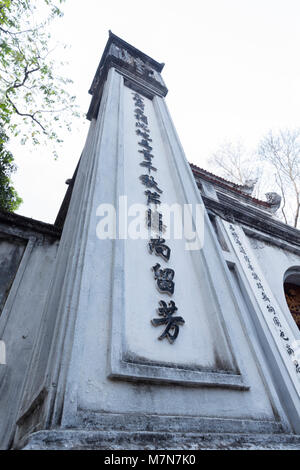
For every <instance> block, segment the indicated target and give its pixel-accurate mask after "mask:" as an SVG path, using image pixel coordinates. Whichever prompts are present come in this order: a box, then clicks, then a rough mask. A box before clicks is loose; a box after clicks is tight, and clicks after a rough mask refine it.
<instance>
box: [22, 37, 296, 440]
mask: <svg viewBox="0 0 300 470" xmlns="http://www.w3.org/2000/svg"><path fill="white" fill-rule="evenodd" d="M162 68H163V64H159V63H158V62H156V61H154V60H153V59H151V58H150V57H148V56H146V55H145V54H143V53H142V52H140V51H138V50H137V49H136V48H134V47H133V46H130V45H129V44H127V43H126V42H124V41H123V40H121V39H120V38H118V37H117V36H115V35H113V34H110V37H109V40H108V43H107V45H106V48H105V51H104V54H103V57H102V59H101V62H100V65H99V67H98V70H97V73H96V76H95V79H94V81H93V84H92V87H91V90H90V91H91V93H92V95H93V98H92V103H91V106H90V109H89V112H88V117H89V119H90V120H91V126H90V131H89V134H88V137H87V141H86V145H85V147H84V150H83V153H82V156H81V161H80V164H79V167H78V172H77V176H76V181H75V185H74V189H73V194H72V198H71V203H70V207H69V210H68V214H67V218H66V221H65V225H64V229H63V234H62V239H61V243H60V247H59V253H58V257H57V262H56V267H55V275H54V277H53V280H52V284H51V288H50V290H49V295H48V300H47V304H46V308H45V311H44V314H43V320H42V322H41V325H40V329H39V334H38V337H37V340H36V344H35V348H34V353H33V356H32V359H31V363H30V366H29V369H28V373H27V380H26V383H25V384H24V390H23V398H22V404H21V407H20V412H19V418H18V426H17V432H16V436H15V447H24V446H26V448H50V449H51V448H98V449H101V448H104V449H105V448H107V447H108V446H109V448H110V449H112V448H115V449H117V448H124V447H127V448H132V449H133V448H145V446H149V448H184V446H185V445H194V446H195V447H194V448H197V445H198V446H200V447H201V444H200V440H201V439H203V433H207V432H212V433H216V434H215V436H216V437H215V439H216V441H217V439H218V438H217V433H225V434H226V433H231V439H232V441H234V439H235V437H232V436H233V435H234V433H235V434H236V439H240V433H251V436H252V437H251V439H252V440H255V435H256V434H258V433H265V434H272V433H275V434H278V433H286V432H292V430H293V429H292V427H291V424H290V422H289V419H288V418H287V416H286V414H285V411H284V410H283V408H282V406H281V404H280V401H279V399H278V396H277V393H276V389H275V387H274V385H273V382H272V377H271V375H270V372H269V369H268V367H267V364H266V360H265V358H264V357H263V355H262V353H261V350H260V349H259V347H258V346H257V347H256V346H255V347H254V345H253V340H252V337H251V334H255V333H253V332H249V331H247V329H246V328H245V324H244V322H243V319H242V316H241V314H240V311H239V307H238V304H237V302H236V300H235V295H234V291H233V287H232V284H231V281H230V278H229V275H228V268H227V266H226V265H225V261H224V259H223V257H222V254H221V251H220V248H219V246H218V242H217V240H216V237H215V235H214V233H213V229H212V227H211V225H210V222H209V219H208V216H207V214H206V212H205V210H204V208H203V204H202V200H201V196H200V193H199V190H198V188H197V185H196V183H195V180H194V177H193V175H192V172H191V169H190V167H189V164H188V162H187V159H186V157H185V155H184V152H183V149H182V147H181V145H180V142H179V139H178V136H177V134H176V130H175V128H174V125H173V123H172V120H171V118H170V115H169V113H168V110H167V106H166V103H165V99H164V96H165V95H166V94H167V89H166V87H165V84H164V82H163V80H162V78H161V75H160V72H161V70H162ZM187 124H188V123H187ZM104 204H106V206H105V207H104V206H103V205H104ZM109 205H110V206H109ZM134 205H139V206H134ZM141 205H145V209H143V210H144V212H142V211H141V212H140V218H139V220H137V219H136V218H135V219H134V217H135V216H138V212H136V211H137V210H138V209H140V208H141ZM172 205H173V207H172V209H173V211H175V212H176V211H179V212H180V211H182V213H181V214H182V217H183V216H184V215H186V220H187V221H188V223H190V225H191V228H192V229H193V231H194V232H195V229H196V227H197V228H198V232H197V235H196V237H195V238H194V240H191V239H190V233H187V232H184V233H183V236H181V235H180V234H178V233H177V234H176V233H175V234H174V233H171V236H170V238H168V231H169V230H170V229H171V228H172V227H173V226H174V224H173V223H172V217H171V218H170V220H169V219H168V207H169V206H172ZM111 207H112V208H113V209H111ZM105 210H107V211H110V213H111V214H114V210H115V214H116V219H115V225H112V226H109V225H108V226H107V227H106V228H107V230H108V235H110V238H104V235H103V230H102V229H103V227H104V226H105V223H104V221H106V222H107V223H108V222H109V221H108V218H107V213H105ZM149 210H151V212H149ZM127 211H128V214H129V217H128V218H127V217H126V213H127ZM177 213H178V212H177ZM141 214H142V215H141ZM159 214H162V215H161V216H160V215H159ZM188 215H191V217H189V218H188V217H187V216H188ZM202 216H203V217H202ZM105 217H106V219H105ZM177 220H178V219H177ZM180 220H181V219H180ZM126 224H127V227H126ZM150 225H151V226H150ZM137 226H138V229H139V230H140V232H141V233H142V234H143V236H144V238H138V237H137V230H135V228H136V227H137ZM104 228H105V227H104ZM173 228H174V227H173ZM175 228H176V229H178V228H180V224H178V223H177V225H176V226H175ZM183 228H187V227H186V226H184V227H183ZM126 234H129V235H130V237H127V236H126ZM114 235H116V236H114ZM162 239H163V240H164V241H162ZM176 309H177V310H176ZM169 327H170V328H169ZM168 328H169V329H168ZM255 344H256V343H255ZM184 434H186V436H185V437H184ZM197 436H198V437H197ZM200 436H202V437H201V438H200ZM219 438H220V436H219ZM206 445H207V446H209V445H212V444H206ZM151 446H152V447H151Z"/></svg>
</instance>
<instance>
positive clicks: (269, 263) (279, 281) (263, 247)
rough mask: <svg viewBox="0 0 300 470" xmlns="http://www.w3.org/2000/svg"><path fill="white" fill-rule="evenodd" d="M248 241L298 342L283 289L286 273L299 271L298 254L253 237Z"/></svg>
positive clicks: (297, 333)
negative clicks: (295, 269) (294, 270)
mask: <svg viewBox="0 0 300 470" xmlns="http://www.w3.org/2000/svg"><path fill="white" fill-rule="evenodd" d="M248 240H249V242H250V244H251V247H252V249H253V250H254V253H255V256H256V258H257V260H258V262H259V265H260V268H261V270H262V271H263V274H264V276H265V278H266V280H267V282H268V284H269V286H270V287H271V289H272V292H273V295H274V296H275V297H276V300H277V302H278V303H279V305H280V307H281V308H282V312H283V313H284V314H285V317H286V319H287V321H288V323H289V325H290V327H291V328H292V330H293V332H294V335H295V336H296V338H298V339H299V340H300V331H299V330H298V328H297V325H296V324H295V322H294V320H293V317H292V316H291V314H290V311H289V308H288V306H287V303H286V300H285V295H284V289H283V283H284V275H285V273H286V271H287V270H288V269H290V268H294V267H298V268H299V270H300V254H299V255H297V254H295V253H292V252H291V251H288V250H286V249H284V248H280V247H278V246H276V245H272V244H271V243H268V242H266V241H262V240H257V239H255V238H253V237H249V236H248Z"/></svg>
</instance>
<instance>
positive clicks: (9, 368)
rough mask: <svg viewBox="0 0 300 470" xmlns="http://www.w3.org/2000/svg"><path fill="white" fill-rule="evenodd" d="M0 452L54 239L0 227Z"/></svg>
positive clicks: (8, 433)
mask: <svg viewBox="0 0 300 470" xmlns="http://www.w3.org/2000/svg"><path fill="white" fill-rule="evenodd" d="M0 237H1V238H0V301H1V311H0V339H1V341H2V342H3V343H2V344H5V352H6V358H5V362H6V364H0V448H7V447H9V443H10V441H11V439H12V436H13V432H14V429H15V421H16V416H17V411H18V406H19V401H20V396H21V392H22V385H23V381H24V378H25V376H26V374H28V373H30V370H29V360H30V357H31V353H32V349H33V345H34V342H35V338H36V335H37V332H38V330H39V327H40V320H41V315H42V312H43V308H44V304H45V300H46V296H47V293H48V289H49V285H50V282H51V276H52V268H53V261H54V260H55V257H56V252H57V248H58V240H57V239H56V238H52V237H47V236H44V235H42V234H40V233H37V232H36V233H35V232H34V231H32V230H30V231H26V230H24V229H20V228H18V227H16V226H12V225H11V224H8V225H5V224H1V225H0Z"/></svg>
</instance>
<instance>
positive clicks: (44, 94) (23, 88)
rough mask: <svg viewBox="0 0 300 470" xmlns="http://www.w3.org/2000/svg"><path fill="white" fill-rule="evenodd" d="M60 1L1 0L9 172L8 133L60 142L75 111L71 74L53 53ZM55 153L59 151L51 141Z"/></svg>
mask: <svg viewBox="0 0 300 470" xmlns="http://www.w3.org/2000/svg"><path fill="white" fill-rule="evenodd" d="M63 1H64V0H57V1H55V0H0V92H1V96H0V129H1V134H0V139H1V140H0V146H1V147H0V149H1V153H0V160H1V161H2V163H3V165H4V167H5V164H6V163H5V162H7V167H5V168H6V173H5V174H6V175H7V177H9V176H8V174H9V169H10V170H11V172H12V171H13V169H14V168H13V167H12V166H9V165H12V162H13V156H12V154H11V153H9V152H8V150H7V142H8V139H9V138H11V137H13V138H17V137H18V138H20V140H21V143H23V144H25V143H27V142H28V143H32V144H34V145H36V144H41V143H42V144H44V145H47V146H48V147H49V144H50V143H51V142H52V143H53V144H57V143H60V142H62V134H63V132H64V131H65V129H68V130H70V121H71V118H72V117H74V115H78V113H77V109H76V105H75V97H74V96H72V95H71V94H70V93H69V92H68V87H69V84H70V83H71V80H70V79H67V78H64V77H62V76H61V75H60V73H59V70H60V68H61V66H62V65H63V64H58V63H57V62H55V61H54V60H53V59H52V58H51V53H52V52H53V51H52V49H51V46H50V44H51V34H50V24H51V22H52V21H53V20H54V19H55V18H57V17H61V16H62V11H61V9H60V4H61V3H62V2H63ZM52 55H53V54H52ZM7 152H8V153H7ZM53 153H54V155H55V156H57V154H56V151H55V149H54V146H53ZM8 154H10V157H9V158H10V163H8V160H7V156H8ZM16 204H17V202H16Z"/></svg>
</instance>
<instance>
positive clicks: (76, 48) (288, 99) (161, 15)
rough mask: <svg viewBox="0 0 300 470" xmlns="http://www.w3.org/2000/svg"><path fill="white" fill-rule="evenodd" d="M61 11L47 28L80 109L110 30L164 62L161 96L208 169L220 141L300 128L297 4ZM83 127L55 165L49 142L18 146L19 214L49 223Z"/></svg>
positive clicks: (269, 0)
mask: <svg viewBox="0 0 300 470" xmlns="http://www.w3.org/2000/svg"><path fill="white" fill-rule="evenodd" d="M63 10H64V13H65V14H64V17H63V18H62V19H58V20H57V21H56V26H55V28H54V32H53V33H54V36H55V39H56V40H58V41H61V42H64V43H66V44H68V45H70V46H71V47H70V48H69V49H67V50H63V51H62V52H60V53H59V58H60V59H64V60H66V61H68V62H69V66H68V68H67V70H66V73H67V75H68V76H70V77H71V78H72V79H73V80H74V94H76V96H77V98H78V102H79V104H80V106H81V108H82V111H84V112H86V111H87V109H88V106H89V102H90V96H89V95H88V89H89V86H90V84H91V81H92V79H93V76H94V74H95V71H96V68H97V65H98V63H99V60H100V58H101V55H102V52H103V49H104V47H105V44H106V41H107V39H108V30H109V29H111V30H112V32H113V33H115V34H117V35H118V36H120V37H122V38H123V39H124V40H125V41H127V42H129V43H130V44H132V45H134V46H135V47H137V48H138V49H140V50H142V51H143V52H145V53H146V54H148V55H150V56H151V57H153V58H154V59H155V60H157V61H159V62H165V64H166V65H165V68H164V70H163V78H164V80H165V82H166V85H167V87H168V89H169V94H168V95H167V98H166V101H167V104H168V106H169V109H170V112H171V115H172V118H173V121H174V123H175V126H176V128H177V131H178V134H179V137H180V139H181V142H182V144H183V147H184V149H185V153H186V156H187V158H188V160H189V161H190V162H193V163H195V164H197V165H199V166H202V167H204V168H207V169H209V167H208V165H207V158H208V157H209V156H210V154H211V153H212V152H213V151H214V150H215V149H216V148H217V147H218V146H219V145H220V144H222V143H223V142H224V141H225V140H229V141H236V140H238V139H241V140H242V141H244V142H245V144H246V145H247V146H248V147H249V148H251V147H254V146H255V145H256V143H257V142H258V140H259V139H260V137H261V136H262V135H263V134H264V133H266V132H267V131H268V130H269V129H271V128H272V129H276V128H279V127H300V123H299V118H300V91H299V90H300V60H299V56H300V54H299V52H300V51H299V49H300V28H299V24H300V1H299V0H186V1H185V2H183V1H182V0H180V1H179V0H151V1H148V2H147V1H144V2H142V1H140V0H139V1H137V0H127V1H124V0H108V1H103V0H85V1H84V2H82V0H67V1H66V3H65V5H64V7H63ZM57 54H58V53H57ZM88 124H89V123H88V121H85V120H82V121H80V122H78V123H76V127H75V128H74V131H73V133H72V134H71V136H70V135H66V139H65V143H64V145H63V146H62V148H60V149H58V151H59V154H60V158H59V160H58V161H54V160H53V158H52V156H51V154H50V152H49V150H48V149H47V148H42V147H38V148H36V149H35V150H34V151H33V152H29V151H28V149H27V148H26V147H16V149H15V151H14V153H15V156H16V162H17V164H18V172H17V174H16V175H15V176H14V182H15V187H16V189H17V191H18V192H19V194H20V196H21V197H22V198H23V200H24V203H23V204H22V206H21V207H20V208H19V210H18V213H19V214H22V215H25V216H27V217H33V218H35V219H38V220H42V221H45V222H50V223H53V222H54V220H55V217H56V214H57V212H58V210H59V207H60V204H61V201H62V199H63V196H64V193H65V191H66V188H67V186H66V185H65V180H66V179H68V178H70V177H71V176H72V174H73V171H74V168H75V166H76V163H77V161H78V158H79V157H80V153H81V150H82V148H83V145H84V142H85V137H86V133H87V129H88Z"/></svg>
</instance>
